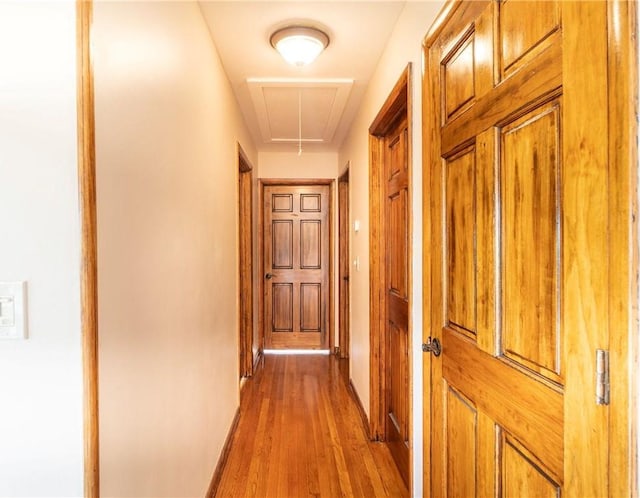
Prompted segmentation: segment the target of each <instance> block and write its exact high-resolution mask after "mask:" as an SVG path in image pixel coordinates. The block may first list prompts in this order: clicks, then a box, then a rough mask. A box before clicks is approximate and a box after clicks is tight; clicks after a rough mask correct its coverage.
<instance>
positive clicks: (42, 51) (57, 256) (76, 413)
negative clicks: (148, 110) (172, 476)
mask: <svg viewBox="0 0 640 498" xmlns="http://www.w3.org/2000/svg"><path fill="white" fill-rule="evenodd" d="M75 13H76V11H75V2H73V1H69V0H67V1H59V2H22V1H16V2H0V60H2V70H1V71H0V109H2V111H1V112H0V210H1V211H2V213H3V215H2V234H1V235H0V281H3V282H4V281H16V280H26V281H27V284H28V289H27V303H28V310H27V314H28V319H27V328H28V338H27V339H26V340H15V339H1V340H0V378H1V379H2V381H0V386H1V387H0V407H1V408H0V421H1V422H2V423H1V424H0V496H11V497H19V496H51V497H52V496H80V495H82V490H83V487H82V478H83V461H82V457H83V453H82V451H83V444H82V364H81V359H82V352H81V339H80V220H79V215H78V161H77V152H76V151H77V133H76V126H77V114H76V14H75Z"/></svg>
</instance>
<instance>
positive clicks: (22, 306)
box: [0, 282, 27, 339]
mask: <svg viewBox="0 0 640 498" xmlns="http://www.w3.org/2000/svg"><path fill="white" fill-rule="evenodd" d="M26 338H27V282H0V339H26Z"/></svg>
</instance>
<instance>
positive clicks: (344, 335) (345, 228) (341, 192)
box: [338, 171, 350, 358]
mask: <svg viewBox="0 0 640 498" xmlns="http://www.w3.org/2000/svg"><path fill="white" fill-rule="evenodd" d="M338 230H339V235H338V237H339V246H340V247H339V254H340V257H339V263H338V265H339V268H340V270H339V275H338V278H339V283H338V285H339V286H340V296H339V303H340V305H339V312H338V313H339V316H338V323H339V327H340V330H339V336H340V340H339V347H340V358H349V268H350V264H349V262H350V258H349V171H347V172H346V173H344V174H343V175H342V176H341V177H340V180H339V181H338Z"/></svg>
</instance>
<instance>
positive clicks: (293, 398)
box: [215, 355, 408, 498]
mask: <svg viewBox="0 0 640 498" xmlns="http://www.w3.org/2000/svg"><path fill="white" fill-rule="evenodd" d="M347 361H348V360H338V359H336V358H335V357H334V356H322V355H312V356H308V355H282V356H281V355H266V356H265V357H264V359H263V361H262V362H261V364H260V367H259V368H258V371H257V373H256V375H255V376H254V377H253V378H251V379H249V380H247V383H246V385H245V387H244V390H243V393H242V400H241V406H240V420H239V423H238V426H237V429H236V432H235V434H234V436H233V440H232V442H231V450H230V452H229V455H228V459H227V462H226V465H225V467H224V469H223V471H222V477H221V480H220V482H219V486H218V489H217V493H216V495H215V496H218V497H225V498H226V497H252V496H256V497H264V496H270V497H276V496H277V497H298V496H318V497H325V496H327V497H329V496H362V497H364V496H366V497H373V496H394V497H400V496H408V491H407V488H406V486H405V485H404V483H403V482H402V478H401V477H400V474H399V473H398V470H397V469H396V467H395V465H394V463H393V460H392V459H391V455H390V453H389V451H388V450H387V448H386V447H385V446H384V445H382V444H380V443H374V442H370V441H368V438H367V436H366V435H365V431H364V427H363V425H362V419H361V417H360V414H359V413H358V409H357V407H356V402H355V400H354V398H353V397H352V395H351V393H350V390H349V387H348V385H347V382H348V380H347V379H348V373H347V371H346V367H347V365H348V363H347Z"/></svg>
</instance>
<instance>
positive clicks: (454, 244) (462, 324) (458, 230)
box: [445, 148, 477, 335]
mask: <svg viewBox="0 0 640 498" xmlns="http://www.w3.org/2000/svg"><path fill="white" fill-rule="evenodd" d="M445 174H446V179H445V191H446V237H447V252H446V264H447V275H448V286H447V319H448V321H449V322H450V323H451V325H452V326H454V327H457V328H459V329H460V330H461V331H462V332H463V333H465V334H469V335H475V333H476V270H477V269H476V209H475V149H474V148H469V149H466V150H465V151H464V152H462V153H460V154H459V155H456V156H454V157H453V158H451V159H449V160H447V163H446V173H445Z"/></svg>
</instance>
